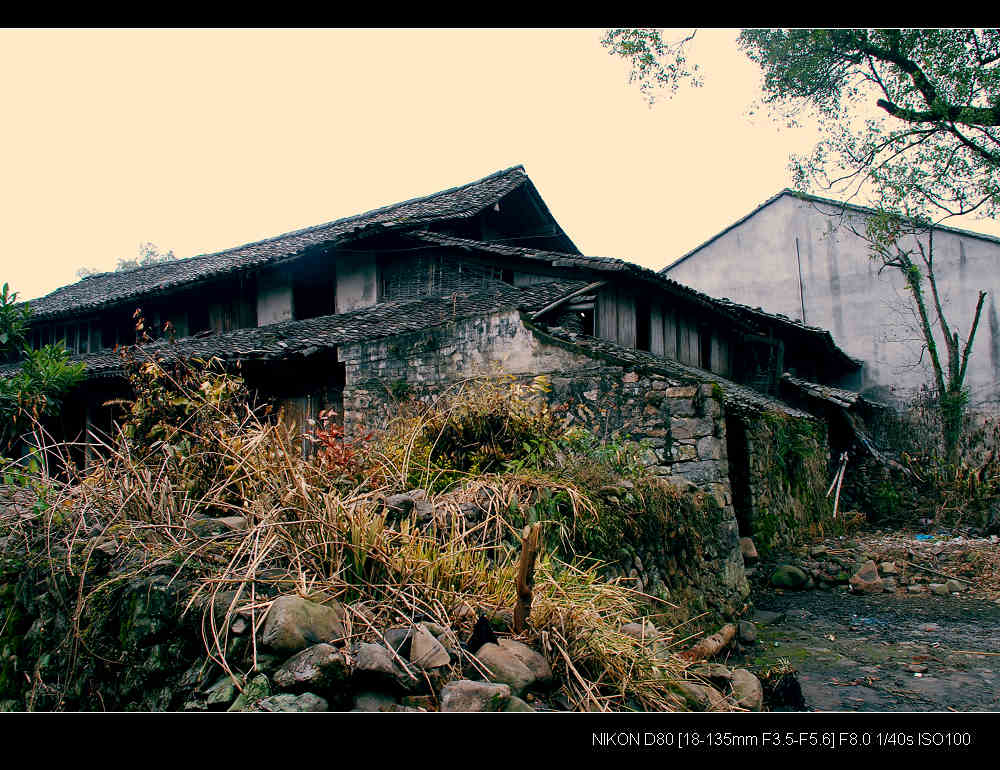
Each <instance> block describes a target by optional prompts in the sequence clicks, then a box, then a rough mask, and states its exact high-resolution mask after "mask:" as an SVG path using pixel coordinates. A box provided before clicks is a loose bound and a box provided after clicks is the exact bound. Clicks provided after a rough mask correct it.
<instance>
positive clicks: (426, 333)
mask: <svg viewBox="0 0 1000 770" xmlns="http://www.w3.org/2000/svg"><path fill="white" fill-rule="evenodd" d="M137 307H141V308H142V310H143V313H144V315H145V317H146V318H147V319H148V320H149V321H151V323H152V325H153V326H154V328H160V327H161V326H162V324H163V323H164V322H165V321H168V320H169V321H170V322H171V324H172V325H173V327H174V329H175V330H176V336H177V339H176V341H175V342H173V343H170V342H167V341H164V340H161V341H158V342H156V343H154V344H153V345H152V346H151V347H153V348H154V349H158V350H160V351H161V352H163V353H165V354H168V355H181V356H193V355H197V356H202V357H206V356H217V357H219V358H221V359H222V360H224V361H228V362H233V363H235V362H237V361H238V362H239V364H240V370H241V372H242V374H243V375H244V377H245V379H246V380H247V382H248V384H249V385H251V386H252V387H253V388H255V389H256V390H258V391H259V392H260V393H262V394H263V395H265V396H267V397H269V398H272V399H274V400H275V401H277V402H279V403H281V404H283V413H284V414H285V419H286V420H290V421H293V422H296V423H297V424H299V425H302V424H304V423H305V421H306V419H307V418H308V417H309V416H314V415H315V414H316V413H318V412H319V410H320V409H324V408H332V409H334V410H336V411H337V412H338V413H339V414H341V415H342V419H343V422H344V426H345V429H346V430H347V431H348V432H350V431H353V430H356V429H357V427H358V426H359V425H361V424H364V425H365V426H366V427H378V421H379V418H380V415H383V414H387V413H390V412H391V405H392V402H393V401H394V399H396V398H398V397H399V396H398V394H400V393H401V392H403V391H405V392H406V393H407V397H421V396H427V395H432V394H434V393H435V392H440V390H441V389H442V388H443V387H445V386H447V385H449V384H450V383H453V382H455V381H456V380H459V379H463V378H468V377H475V376H488V375H493V374H495V373H496V372H497V371H498V370H502V371H503V372H505V373H507V374H511V375H515V376H519V377H525V378H530V377H534V376H537V375H542V374H544V375H547V376H548V378H549V380H550V382H551V383H552V389H551V392H550V393H549V396H548V397H549V398H551V399H552V400H553V402H558V403H560V404H563V405H569V408H568V412H567V419H568V420H569V421H571V422H575V423H576V424H580V425H583V426H585V427H587V428H589V429H590V430H592V431H593V432H595V433H597V434H598V435H610V434H615V435H617V436H620V437H628V439H629V440H632V441H638V442H641V443H642V446H643V447H644V451H645V458H646V461H647V463H648V464H649V465H650V466H651V467H653V468H654V469H655V471H656V472H657V473H659V474H661V475H664V476H666V477H670V478H673V479H675V480H677V481H687V482H691V483H694V484H696V485H698V486H699V487H701V488H702V489H704V490H706V491H707V492H709V493H710V494H711V495H712V496H713V497H714V498H715V499H716V501H717V502H718V505H719V508H720V510H721V511H723V514H724V515H723V516H722V518H721V519H720V521H719V522H718V533H717V538H716V540H717V542H718V549H717V551H716V553H715V558H716V562H717V564H716V567H715V568H714V569H713V570H712V574H713V575H715V578H713V580H714V581H715V583H714V584H713V585H712V586H709V587H707V588H706V591H707V592H708V595H709V596H710V599H709V602H710V603H714V604H715V605H716V606H719V607H721V606H723V605H727V606H728V605H734V606H735V603H738V602H739V601H741V597H742V596H743V595H744V594H745V590H746V583H745V580H744V578H743V572H742V561H741V557H740V552H739V548H738V542H737V539H738V538H737V536H738V534H740V533H742V534H748V535H749V534H756V535H758V536H759V537H760V538H762V540H761V543H760V546H761V547H763V548H766V547H767V546H768V545H771V544H777V543H779V542H782V541H783V540H784V539H787V538H788V537H789V536H790V534H792V533H793V532H794V530H795V528H796V527H798V526H800V525H801V526H805V525H807V524H809V523H810V522H813V521H814V520H815V519H816V517H818V516H819V515H820V512H821V508H822V506H821V505H820V503H819V502H818V501H819V500H820V498H821V497H822V491H821V490H822V489H823V488H825V486H826V484H827V475H828V467H827V464H828V460H829V456H830V447H829V443H828V431H827V421H826V419H825V418H823V417H822V416H819V417H817V414H818V413H814V412H813V411H810V410H809V409H808V403H802V404H799V405H793V404H791V403H789V402H788V401H787V400H785V395H786V391H787V389H788V387H789V382H788V380H787V379H784V378H783V375H784V374H785V373H786V372H793V373H794V375H795V377H796V380H795V382H796V383H798V385H797V387H800V388H801V387H806V388H820V389H822V388H823V387H825V386H829V385H833V384H837V383H844V382H856V381H858V379H859V377H860V375H859V370H860V368H861V364H860V362H859V361H857V360H854V359H853V358H851V357H850V356H848V355H847V354H846V353H844V352H843V351H842V350H841V349H840V348H839V347H838V346H837V345H836V343H835V342H834V340H833V338H832V337H831V335H830V334H829V333H828V332H826V331H824V330H822V329H818V328H814V327H810V326H805V325H803V324H801V323H795V322H793V321H791V320H789V319H787V318H783V317H781V316H777V315H770V314H768V313H765V312H763V311H760V310H753V309H751V308H748V307H744V306H740V305H737V304H735V303H733V302H720V301H717V300H715V299H712V298H711V297H709V296H707V295H706V294H702V293H700V292H698V291H695V290H693V289H691V288H688V287H685V286H684V285H682V284H680V283H678V282H677V281H675V280H673V279H672V278H670V277H666V276H663V275H660V274H658V273H656V272H654V271H651V270H647V269H645V268H641V267H639V266H637V265H633V264H630V263H628V262H625V261H622V260H620V259H610V258H598V257H587V256H584V255H582V254H581V253H580V252H579V250H578V249H577V248H576V247H575V246H574V244H573V242H572V241H571V240H570V238H569V237H568V236H567V235H566V233H565V232H563V230H562V228H560V226H559V225H558V223H557V222H556V221H555V219H554V218H553V217H552V215H551V214H550V213H549V211H548V209H547V208H546V206H545V203H544V201H543V200H542V198H541V196H540V195H539V193H538V190H537V189H536V188H535V186H534V185H533V184H532V182H531V180H530V179H529V178H528V176H527V174H526V173H525V171H524V169H523V168H522V167H520V166H518V167H514V168H510V169H507V170H504V171H500V172H497V173H495V174H492V175H490V176H488V177H485V178H483V179H480V180H478V181H476V182H472V183H470V184H466V185H463V186H461V187H456V188H453V189H451V190H446V191H443V192H439V193H435V194H433V195H429V196H427V197H424V198H418V199H415V200H410V201H406V202H403V203H399V204H395V205H392V206H387V207H384V208H381V209H378V210H375V211H371V212H368V213H365V214H360V215H357V216H352V217H348V218H345V219H339V220H336V221H334V222H330V223H327V224H323V225H319V226H316V227H311V228H307V229H304V230H299V231H296V232H292V233H287V234H285V235H280V236H277V237H275V238H271V239H268V240H265V241H259V242H256V243H251V244H247V245H245V246H241V247H238V248H235V249H230V250H227V251H224V252H219V253H216V254H206V255H201V256H196V257H191V258H189V259H183V260H179V261H176V262H170V263H163V264H157V265H151V266H148V267H141V268H138V269H134V270H130V271H127V272H116V273H103V274H99V275H95V276H92V277H89V278H85V279H83V280H82V281H80V282H78V283H75V284H72V285H70V286H67V287H64V288H61V289H58V290H56V291H54V292H52V293H51V294H49V295H47V296H45V297H42V298H40V299H38V300H34V301H33V302H32V303H31V308H32V311H33V324H32V335H33V338H34V340H35V342H36V344H44V343H46V342H50V341H52V340H65V341H66V344H67V345H68V346H69V347H70V348H71V349H72V350H73V351H74V352H75V355H76V357H78V358H79V360H82V361H85V362H86V364H87V381H86V382H85V383H84V385H83V386H82V387H80V388H79V389H78V391H77V392H76V393H75V394H73V396H72V398H71V399H70V404H69V405H68V407H67V410H66V414H65V415H64V420H65V422H66V424H67V426H68V428H69V429H70V430H73V429H75V430H77V431H82V430H84V429H85V428H86V426H87V425H88V424H89V425H94V424H99V423H100V421H101V419H103V418H102V416H101V408H102V407H101V404H102V403H104V402H105V401H107V399H108V398H109V397H111V396H112V395H117V394H119V393H120V392H121V388H122V387H123V381H122V370H121V362H120V358H119V356H118V355H117V354H116V353H115V352H114V347H115V346H116V345H119V344H123V343H130V342H132V341H133V337H132V336H131V324H132V314H133V312H134V310H135V309H136V308H137ZM802 383H804V385H803V384H802ZM400 384H403V385H405V386H406V387H405V388H401V387H398V385H400ZM849 407H850V405H847V407H846V408H849ZM74 420H75V421H76V422H75V426H74V424H73V421H74Z"/></svg>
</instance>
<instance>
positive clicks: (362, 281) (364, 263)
mask: <svg viewBox="0 0 1000 770" xmlns="http://www.w3.org/2000/svg"><path fill="white" fill-rule="evenodd" d="M377 301H378V274H377V271H376V267H375V255H374V254H360V255H356V256H350V257H342V256H338V258H337V312H338V313H347V312H349V311H351V310H357V309H358V308H363V307H368V306H370V305H374V304H375V303H376V302H377Z"/></svg>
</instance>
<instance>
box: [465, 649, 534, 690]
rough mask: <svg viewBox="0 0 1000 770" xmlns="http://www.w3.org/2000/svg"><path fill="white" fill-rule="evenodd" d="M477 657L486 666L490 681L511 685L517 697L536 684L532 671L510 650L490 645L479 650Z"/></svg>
mask: <svg viewBox="0 0 1000 770" xmlns="http://www.w3.org/2000/svg"><path fill="white" fill-rule="evenodd" d="M476 657H477V658H479V661H480V662H481V663H482V664H483V665H484V666H486V669H487V670H488V671H489V674H490V679H492V680H494V681H496V682H503V683H504V684H506V685H509V686H510V689H511V691H512V692H513V693H514V694H515V695H521V694H522V693H523V692H524V691H525V690H527V689H528V688H529V687H531V686H532V685H533V684H534V683H535V675H534V674H533V673H532V671H531V669H530V668H528V667H527V666H526V665H525V664H524V663H523V662H522V661H521V659H520V658H519V657H518V656H517V655H516V654H515V653H514V652H513V651H511V650H510V649H504V648H503V647H501V646H500V645H498V644H492V643H488V644H484V645H483V646H482V647H480V648H479V652H477V653H476Z"/></svg>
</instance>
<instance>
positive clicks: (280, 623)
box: [185, 596, 555, 711]
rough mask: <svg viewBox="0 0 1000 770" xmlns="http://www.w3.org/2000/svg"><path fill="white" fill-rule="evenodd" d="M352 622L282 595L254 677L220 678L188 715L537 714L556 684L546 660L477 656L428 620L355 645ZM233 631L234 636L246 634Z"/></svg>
mask: <svg viewBox="0 0 1000 770" xmlns="http://www.w3.org/2000/svg"><path fill="white" fill-rule="evenodd" d="M347 615H348V611H347V608H345V607H344V606H343V605H341V604H340V603H339V602H336V601H334V600H329V601H325V602H323V603H320V602H316V601H310V600H308V599H304V598H302V597H297V596H282V597H279V598H278V599H276V600H275V601H274V602H273V603H272V605H271V608H270V610H269V611H268V613H267V615H266V617H265V619H264V622H263V626H262V629H261V632H260V637H259V641H260V645H261V649H262V652H261V654H259V655H258V656H257V665H256V669H255V671H254V672H253V673H252V675H251V676H249V677H247V679H246V680H245V681H241V680H240V679H239V678H238V677H237V678H234V677H231V676H224V677H222V678H221V679H219V680H218V681H216V682H215V683H213V684H211V685H210V686H209V687H207V688H206V689H205V690H204V691H203V692H201V693H199V696H198V697H197V698H195V699H193V700H191V701H189V702H188V703H187V704H185V710H191V711H200V710H223V709H225V710H229V711H328V710H352V711H437V710H440V711H534V710H535V708H534V707H533V706H532V705H531V704H530V702H529V701H534V702H536V703H539V704H540V700H539V699H540V697H541V696H543V695H545V694H546V693H549V692H550V691H551V689H552V687H553V685H554V684H555V679H554V677H553V673H552V669H551V667H550V666H549V663H548V661H547V660H546V659H545V657H544V656H543V655H541V654H540V653H538V652H536V651H535V650H533V649H531V648H530V647H529V646H527V645H526V644H523V643H521V642H518V641H515V640H512V639H499V640H496V639H495V637H493V639H494V640H495V641H482V642H481V643H479V644H478V645H477V649H475V650H472V649H470V646H469V644H468V643H466V644H462V643H461V642H460V641H459V640H458V637H457V635H456V634H455V632H454V631H453V630H452V629H450V628H446V627H443V626H440V625H438V624H436V623H432V622H429V621H425V622H418V623H414V624H412V625H410V626H408V627H401V628H389V629H384V630H381V631H378V632H377V633H376V637H377V638H379V639H380V641H376V642H355V643H353V644H348V643H347V639H348V634H347V629H346V626H345V619H346V618H347ZM239 620H240V618H237V621H236V622H238V621H239ZM235 625H236V623H234V624H233V627H231V629H230V631H231V633H233V634H237V631H239V633H243V634H245V633H246V632H247V630H248V629H247V627H246V626H245V625H244V626H243V627H241V628H240V629H236V627H235ZM480 636H481V638H485V639H489V637H490V634H486V635H485V636H483V635H482V634H481V635H480ZM473 656H474V657H473ZM482 679H485V680H486V681H482Z"/></svg>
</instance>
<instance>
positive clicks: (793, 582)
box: [771, 564, 809, 591]
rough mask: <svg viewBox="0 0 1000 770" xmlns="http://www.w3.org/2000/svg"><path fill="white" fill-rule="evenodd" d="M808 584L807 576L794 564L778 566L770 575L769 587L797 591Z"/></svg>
mask: <svg viewBox="0 0 1000 770" xmlns="http://www.w3.org/2000/svg"><path fill="white" fill-rule="evenodd" d="M808 584H809V576H808V575H807V574H806V573H805V571H803V570H802V569H801V568H799V567H796V566H795V565H794V564H779V565H778V566H777V568H776V569H775V570H774V573H773V574H772V575H771V585H773V586H775V587H776V588H790V589H792V590H795V591H798V590H801V589H804V588H806V587H807V585H808Z"/></svg>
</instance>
